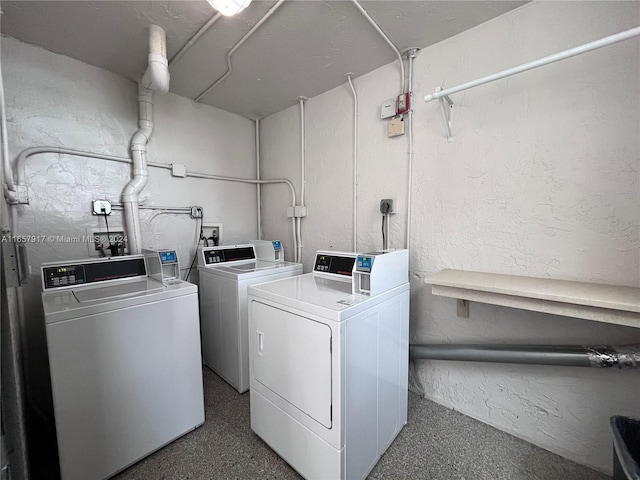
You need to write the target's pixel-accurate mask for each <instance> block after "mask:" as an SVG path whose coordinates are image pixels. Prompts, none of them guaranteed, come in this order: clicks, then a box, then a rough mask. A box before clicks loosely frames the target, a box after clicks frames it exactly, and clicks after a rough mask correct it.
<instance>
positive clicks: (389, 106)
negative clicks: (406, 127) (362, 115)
mask: <svg viewBox="0 0 640 480" xmlns="http://www.w3.org/2000/svg"><path fill="white" fill-rule="evenodd" d="M395 116H396V99H395V98H392V99H390V100H386V101H384V102H382V105H380V119H381V120H384V119H385V118H390V117H395Z"/></svg>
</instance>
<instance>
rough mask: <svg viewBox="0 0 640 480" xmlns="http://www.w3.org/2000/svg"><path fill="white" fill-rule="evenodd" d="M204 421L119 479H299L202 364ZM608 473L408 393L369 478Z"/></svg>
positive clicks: (499, 479)
mask: <svg viewBox="0 0 640 480" xmlns="http://www.w3.org/2000/svg"><path fill="white" fill-rule="evenodd" d="M204 386H205V408H206V412H205V416H206V421H205V424H204V425H203V426H202V427H200V428H198V429H197V430H195V431H194V432H191V433H189V434H187V435H185V436H184V437H182V438H180V439H178V440H176V441H175V442H173V443H172V444H171V445H168V446H167V447H165V448H164V449H162V450H160V451H159V452H156V453H155V454H153V455H151V456H149V457H147V458H146V459H144V460H143V461H141V462H139V463H137V464H136V465H134V466H132V467H131V468H129V469H127V470H125V471H124V472H122V473H121V474H119V475H118V476H116V477H114V479H115V480H134V479H135V480H182V479H198V480H200V479H202V480H204V479H207V480H218V479H220V480H231V479H238V480H249V479H261V480H262V479H274V480H275V479H277V480H286V479H300V478H301V477H300V476H299V475H298V474H297V473H296V472H295V471H294V470H292V469H291V468H290V467H289V466H288V465H287V464H286V463H285V462H284V461H283V460H282V459H281V458H280V457H278V456H277V455H276V454H275V453H274V452H273V451H272V450H271V449H270V448H269V447H267V446H266V444H265V443H264V442H262V440H260V439H259V438H258V437H257V436H256V435H255V434H254V433H253V432H252V431H251V426H250V421H249V394H248V393H245V394H243V395H239V394H238V393H237V392H236V391H235V390H234V389H233V388H231V387H230V386H228V385H227V384H226V383H225V382H224V381H223V380H221V379H220V378H219V377H218V376H216V375H215V374H213V373H212V372H211V371H210V370H209V369H207V368H204ZM608 478H609V477H607V476H606V475H603V474H601V473H599V472H595V471H593V470H590V469H588V468H586V467H583V466H580V465H577V464H575V463H573V462H570V461H569V460H566V459H564V458H561V457H559V456H557V455H554V454H552V453H549V452H547V451H546V450H542V449H540V448H538V447H535V446H533V445H531V444H529V443H527V442H524V441H522V440H520V439H517V438H515V437H513V436H511V435H508V434H506V433H503V432H500V431H498V430H496V429H494V428H492V427H490V426H488V425H486V424H484V423H481V422H478V421H476V420H474V419H472V418H470V417H467V416H465V415H462V414H461V413H458V412H455V411H452V410H449V409H447V408H445V407H443V406H441V405H438V404H436V403H433V402H430V401H428V400H423V399H421V398H420V397H419V396H418V395H415V394H412V393H410V394H409V420H408V423H407V425H406V426H405V427H404V428H403V430H402V431H401V432H400V435H399V436H398V438H397V439H396V440H395V442H394V443H393V444H392V445H391V447H390V448H389V450H387V452H386V453H385V454H384V455H383V457H382V459H381V460H380V462H379V463H378V465H377V466H376V467H375V468H374V469H373V471H372V472H371V474H370V475H369V479H376V480H383V479H385V480H386V479H389V480H399V479H424V480H465V479H467V480H471V479H474V480H485V479H486V480H503V479H504V480H556V479H557V480H587V479H588V480H604V479H608Z"/></svg>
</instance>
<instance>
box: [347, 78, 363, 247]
mask: <svg viewBox="0 0 640 480" xmlns="http://www.w3.org/2000/svg"><path fill="white" fill-rule="evenodd" d="M347 80H348V81H349V86H350V87H351V93H352V94H353V251H354V252H357V251H358V116H359V115H360V114H359V112H358V95H357V93H356V89H355V88H354V86H353V82H352V81H351V74H350V73H349V74H347Z"/></svg>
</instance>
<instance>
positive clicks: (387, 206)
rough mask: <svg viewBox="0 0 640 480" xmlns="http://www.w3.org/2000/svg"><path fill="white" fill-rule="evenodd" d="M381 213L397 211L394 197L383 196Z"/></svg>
mask: <svg viewBox="0 0 640 480" xmlns="http://www.w3.org/2000/svg"><path fill="white" fill-rule="evenodd" d="M380 213H382V214H385V213H388V214H391V213H396V211H395V209H394V206H393V199H392V198H383V199H382V200H380Z"/></svg>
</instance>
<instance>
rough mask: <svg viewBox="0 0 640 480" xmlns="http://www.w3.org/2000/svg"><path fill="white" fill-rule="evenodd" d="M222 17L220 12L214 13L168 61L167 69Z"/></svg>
mask: <svg viewBox="0 0 640 480" xmlns="http://www.w3.org/2000/svg"><path fill="white" fill-rule="evenodd" d="M221 16H222V14H221V13H220V12H218V13H216V14H215V15H214V16H213V17H211V18H210V19H209V21H208V22H207V23H205V24H204V25H203V26H202V27H200V30H198V31H197V32H196V34H195V35H194V36H193V37H191V38H190V39H189V41H188V42H187V43H186V44H185V45H184V46H183V47H182V48H181V49H180V50H179V51H178V53H176V54H175V55H174V56H173V58H171V60H170V61H169V68H171V67H173V66H174V65H175V64H176V62H177V61H178V60H180V58H181V57H182V56H183V55H184V54H185V53H186V52H187V50H189V49H190V48H191V47H192V46H193V45H194V44H195V43H196V42H197V41H198V40H199V39H200V37H201V36H202V35H204V33H205V32H206V31H207V30H209V28H211V26H212V25H213V24H214V23H216V22H217V21H218V19H219V18H220V17H221Z"/></svg>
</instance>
